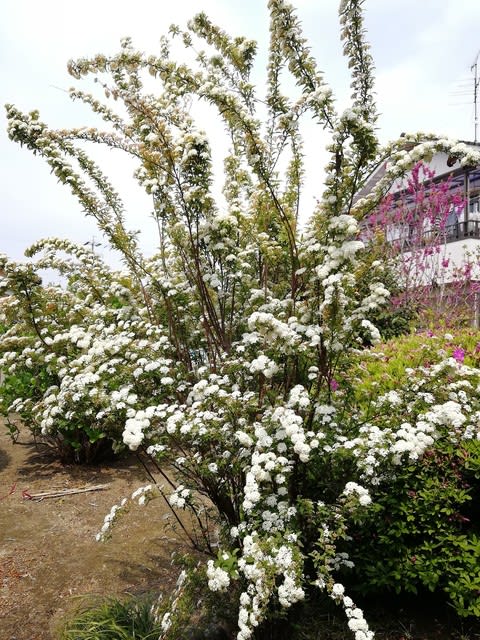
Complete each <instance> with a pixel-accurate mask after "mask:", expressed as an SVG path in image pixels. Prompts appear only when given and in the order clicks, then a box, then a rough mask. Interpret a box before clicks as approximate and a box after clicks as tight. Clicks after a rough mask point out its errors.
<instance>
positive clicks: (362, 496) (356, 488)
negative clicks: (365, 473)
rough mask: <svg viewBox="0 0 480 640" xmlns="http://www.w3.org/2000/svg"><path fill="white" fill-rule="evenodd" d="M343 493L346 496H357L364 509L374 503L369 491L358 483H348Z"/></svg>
mask: <svg viewBox="0 0 480 640" xmlns="http://www.w3.org/2000/svg"><path fill="white" fill-rule="evenodd" d="M342 493H343V495H344V496H350V495H352V494H354V495H355V496H357V498H358V502H359V504H361V505H362V507H365V506H367V505H369V504H370V503H371V502H372V499H371V497H370V494H369V492H368V489H366V488H365V487H362V486H361V485H359V484H357V483H356V482H347V484H346V485H345V488H344V490H343V492H342Z"/></svg>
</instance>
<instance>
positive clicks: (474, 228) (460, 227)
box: [423, 220, 480, 242]
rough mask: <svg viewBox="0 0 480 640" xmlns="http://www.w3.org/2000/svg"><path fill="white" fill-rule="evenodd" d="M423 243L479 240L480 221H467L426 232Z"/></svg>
mask: <svg viewBox="0 0 480 640" xmlns="http://www.w3.org/2000/svg"><path fill="white" fill-rule="evenodd" d="M423 238H424V240H425V241H427V242H428V241H429V240H437V241H438V240H440V241H441V242H455V241H456V240H466V239H467V238H477V239H480V220H467V221H463V222H456V223H455V224H450V225H447V226H446V227H445V228H444V229H441V230H439V229H435V230H431V231H426V232H425V233H424V234H423Z"/></svg>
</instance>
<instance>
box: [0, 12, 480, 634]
mask: <svg viewBox="0 0 480 640" xmlns="http://www.w3.org/2000/svg"><path fill="white" fill-rule="evenodd" d="M361 4H362V2H361V1H360V0H343V1H342V2H341V4H340V20H341V34H342V40H343V45H344V52H345V56H346V58H347V62H348V66H349V68H350V69H351V73H352V102H351V107H350V108H349V109H347V110H346V111H345V112H343V113H337V111H336V108H335V104H334V99H333V96H332V92H331V90H330V88H329V87H328V85H327V83H326V82H325V80H324V78H323V74H322V73H321V72H320V71H319V70H318V69H317V66H316V63H315V61H314V60H313V58H312V56H311V54H310V50H309V48H308V46H307V43H306V41H305V39H304V38H303V35H302V32H301V28H300V24H299V21H298V19H297V18H296V16H295V12H294V10H293V8H292V7H291V6H290V5H289V4H287V3H286V2H284V0H270V1H269V2H268V6H269V10H270V20H271V40H270V49H269V52H270V53H269V64H268V79H267V85H266V91H265V94H264V95H258V94H257V90H256V88H255V87H254V86H253V85H252V83H251V79H250V73H251V69H252V65H253V62H254V58H255V52H256V43H255V42H253V41H250V40H247V39H245V38H240V37H234V38H233V37H230V36H229V35H228V34H227V33H225V32H224V31H223V30H221V29H220V28H219V27H217V26H216V25H214V24H212V23H211V21H210V20H209V19H208V18H207V17H206V16H205V15H204V14H199V15H198V16H196V17H195V18H194V19H193V20H192V21H191V22H190V23H189V25H188V28H187V30H186V31H183V30H181V29H180V28H179V27H177V26H172V27H171V29H170V35H169V36H168V37H164V38H162V40H161V47H160V53H159V55H156V56H146V55H145V54H143V53H141V52H139V51H137V50H136V49H134V48H133V45H132V43H131V41H130V40H128V39H126V40H124V41H123V42H122V47H121V51H120V53H119V54H117V55H114V56H112V57H106V56H103V55H98V56H95V57H94V58H91V59H80V60H77V61H73V62H71V63H70V64H69V70H70V73H71V74H72V75H73V76H74V77H75V78H77V79H82V78H85V77H89V76H94V79H95V80H96V81H97V84H96V89H100V94H101V95H98V92H97V94H92V93H88V92H86V91H83V90H79V89H72V90H71V96H72V98H73V99H75V100H80V101H82V102H84V103H86V104H87V105H89V106H90V107H91V108H92V110H93V111H94V112H95V113H96V114H98V116H100V117H101V118H102V119H103V120H104V123H105V129H99V128H77V129H68V130H55V129H51V128H50V127H48V126H47V124H45V123H44V122H42V121H41V119H40V116H39V114H38V113H37V112H35V111H33V112H31V113H29V114H24V113H22V112H20V111H19V110H18V109H17V108H16V107H14V106H12V105H7V117H8V131H9V135H10V137H11V138H12V140H15V141H16V142H18V143H20V144H22V145H25V146H26V147H27V148H28V149H30V150H31V151H33V152H34V153H36V154H37V155H39V156H41V157H43V158H44V159H45V160H46V162H47V163H48V164H49V165H50V167H51V168H52V171H53V173H54V174H55V175H56V176H57V178H58V179H59V180H60V181H61V182H63V183H64V184H65V185H67V186H68V187H69V188H70V189H71V191H72V193H73V194H74V195H75V196H76V197H77V198H78V199H79V201H80V203H81V205H82V206H83V207H84V209H85V211H86V213H87V215H90V216H93V217H94V218H95V219H96V221H97V223H98V226H99V228H100V229H101V230H102V232H103V233H104V234H105V236H106V238H107V239H108V240H109V242H110V244H111V245H112V247H114V248H115V249H116V250H118V251H119V252H120V253H121V255H122V256H123V259H124V262H125V265H126V273H125V274H118V273H112V272H111V271H110V270H109V269H108V268H107V267H106V266H105V265H103V264H102V263H101V262H100V261H99V260H98V258H96V257H95V256H93V255H92V254H91V252H87V251H85V250H79V249H78V248H75V247H72V246H71V245H70V244H69V243H65V242H63V241H57V240H48V241H45V242H43V243H39V244H38V245H37V246H35V247H33V248H32V249H31V250H30V254H31V255H34V254H35V255H38V256H40V257H39V258H38V261H37V263H36V265H37V266H34V265H32V264H28V265H16V264H13V263H12V262H10V261H8V260H7V259H3V262H2V268H3V270H4V273H5V276H4V279H3V283H4V287H5V293H7V292H8V295H9V297H8V298H7V302H6V304H5V306H4V307H2V309H3V311H2V313H3V315H4V323H5V326H6V332H5V333H4V334H3V335H2V338H1V341H0V349H1V352H2V354H3V355H2V359H1V364H0V366H1V367H2V368H3V369H5V370H6V371H7V377H6V384H5V385H4V390H3V397H4V398H8V402H5V400H4V404H5V405H8V406H6V409H4V410H7V411H17V412H19V413H20V415H21V416H22V417H23V419H24V420H26V421H27V422H28V424H29V425H31V426H32V428H34V429H35V430H36V431H37V432H39V433H40V434H41V435H42V436H43V437H44V438H53V439H55V440H56V441H57V442H59V441H60V442H62V441H63V440H66V442H67V443H68V444H69V445H71V446H73V447H74V448H75V447H76V450H79V448H80V446H81V445H83V443H84V440H85V438H86V440H87V441H88V443H89V444H91V445H94V444H95V443H96V442H97V441H100V442H103V441H105V440H107V439H108V440H109V441H110V442H111V443H112V446H114V447H115V448H118V447H122V446H123V447H128V448H129V449H131V450H137V449H139V448H145V449H146V450H147V451H148V453H149V454H150V455H151V456H152V457H154V458H155V459H156V461H157V464H158V465H159V467H160V468H162V469H167V468H168V469H169V472H170V474H169V475H168V476H167V475H166V482H167V485H168V483H170V484H169V485H168V486H170V489H166V488H165V486H164V487H158V490H159V491H161V492H162V493H163V495H164V497H166V498H167V499H168V501H169V504H170V505H171V507H172V509H174V510H178V509H184V510H187V511H189V512H190V513H191V514H192V516H193V518H194V522H195V523H196V527H197V532H199V535H197V534H195V536H194V538H193V539H192V541H193V542H194V544H195V545H196V546H197V547H201V548H202V549H203V550H204V551H206V552H207V553H208V554H210V555H211V556H212V559H211V560H210V561H208V563H207V566H206V570H205V580H206V583H207V584H208V587H209V588H210V589H211V590H213V592H214V593H223V592H225V590H227V591H228V592H229V593H230V594H231V597H232V603H233V598H234V597H235V598H236V602H237V604H236V606H237V608H238V630H237V638H238V640H246V639H248V638H250V637H253V636H256V637H261V635H262V632H263V631H262V629H265V627H264V626H263V625H264V622H265V620H267V621H271V620H272V617H273V614H274V612H278V611H282V612H284V615H287V614H286V613H285V612H288V611H291V610H292V609H293V610H294V609H295V605H297V606H298V603H301V602H302V601H303V600H305V599H306V598H309V597H310V594H311V593H312V590H315V589H321V590H326V591H327V593H328V594H329V595H330V596H331V598H332V599H333V600H334V601H336V602H338V603H339V604H341V605H342V606H343V607H344V609H345V612H346V614H347V618H348V624H349V627H350V629H351V630H352V632H353V633H354V635H355V638H356V640H369V638H371V637H372V636H373V634H372V632H371V631H370V630H369V629H368V625H367V623H366V621H365V619H364V616H363V613H362V611H361V610H360V609H359V608H358V607H356V606H355V604H354V603H353V601H352V600H351V598H350V596H348V595H346V594H345V588H344V586H343V585H342V584H340V583H339V582H338V581H337V579H336V572H337V571H339V570H340V569H341V568H342V567H344V566H350V565H351V560H350V559H349V557H348V553H347V552H345V551H343V550H342V549H341V545H342V543H343V542H344V541H346V540H348V535H349V534H348V526H349V523H350V522H351V521H354V522H356V523H358V522H361V521H362V519H363V518H364V517H365V516H364V514H365V512H366V510H367V509H368V508H369V506H370V502H371V497H370V488H371V487H373V488H375V487H377V486H378V483H379V481H380V477H381V476H379V474H381V473H388V471H387V470H388V469H393V470H394V469H395V468H396V467H397V466H398V465H399V463H400V462H401V461H402V460H405V459H406V458H409V459H411V460H414V459H420V458H421V457H422V455H424V454H425V451H426V450H427V448H428V446H429V445H430V444H431V439H432V438H434V437H435V434H436V430H435V429H436V427H435V425H437V423H441V424H443V425H444V426H445V427H451V428H452V429H460V426H459V424H458V422H459V419H460V418H459V417H458V416H459V415H460V414H459V413H458V411H457V406H456V405H455V406H453V405H452V404H448V402H447V401H443V400H442V401H439V402H437V401H436V400H435V401H434V402H433V403H432V405H433V406H432V407H430V408H429V409H428V411H429V412H430V413H428V411H427V410H426V409H425V415H424V414H423V413H421V411H420V408H418V411H417V409H415V411H416V412H417V413H418V416H417V413H416V414H415V415H416V417H418V420H417V419H416V421H415V422H410V423H409V424H408V426H407V424H405V425H403V424H402V425H399V424H397V422H396V420H393V419H392V424H391V425H390V426H388V428H385V433H383V431H382V430H383V429H384V427H387V425H386V424H385V422H383V423H382V424H381V425H377V424H375V422H374V420H373V419H372V420H370V422H371V424H370V423H369V424H368V425H365V429H361V428H359V424H360V423H358V424H357V416H358V415H360V414H359V413H358V411H357V409H356V404H355V402H354V401H352V400H351V397H350V396H348V395H347V396H346V395H345V394H344V393H343V391H342V389H343V385H344V384H346V381H348V378H347V374H348V371H349V369H350V363H351V358H352V354H354V353H357V350H358V348H360V347H361V345H362V344H365V343H366V342H368V343H369V344H371V343H375V342H377V341H378V340H379V338H380V335H379V332H378V330H377V328H376V327H375V324H374V322H372V320H373V319H374V318H375V314H376V313H377V312H378V310H379V309H381V308H382V306H383V305H385V304H386V303H387V301H388V299H389V292H388V290H387V288H386V287H385V285H384V283H383V281H382V272H383V270H382V265H381V263H380V262H379V261H372V260H371V259H370V257H369V252H368V248H367V247H365V245H364V243H363V242H362V240H361V239H360V236H361V234H360V225H359V223H360V221H361V220H362V218H363V217H365V216H366V215H368V213H369V212H370V211H372V210H373V209H374V208H375V207H376V206H377V205H378V203H379V200H380V199H381V198H382V196H383V194H384V192H385V190H386V189H387V188H388V187H389V186H390V185H391V184H392V182H393V181H394V180H395V179H396V178H398V177H399V176H400V175H403V174H404V173H405V172H406V171H408V170H409V168H410V167H411V166H412V165H413V164H414V163H415V162H416V161H417V160H418V159H419V158H421V157H423V156H425V155H428V154H432V153H434V152H435V151H436V150H439V149H442V150H448V152H449V153H450V154H453V155H456V156H458V157H460V158H462V161H463V162H465V163H471V162H472V161H476V162H477V161H478V160H479V157H478V154H476V152H473V151H471V150H468V149H467V148H466V147H465V146H462V145H456V144H455V143H454V142H451V141H449V140H444V139H440V140H439V139H437V138H435V137H434V136H428V135H423V134H422V135H416V136H407V137H404V138H402V139H401V140H399V141H396V142H395V143H392V144H391V145H389V146H387V147H386V148H384V149H381V148H380V146H379V144H378V141H377V138H376V135H375V122H376V117H377V116H376V110H375V104H374V101H373V63H372V59H371V56H370V53H369V51H368V45H367V44H366V42H365V38H364V35H365V34H364V28H363V21H362V12H361ZM178 40H180V41H181V42H182V43H183V44H184V46H185V47H186V48H187V50H188V51H189V52H190V58H195V61H194V62H192V63H191V64H189V63H184V62H182V63H180V62H177V61H176V60H175V59H174V57H173V55H172V53H171V52H172V43H175V42H176V41H178ZM287 72H289V73H290V74H291V75H293V78H294V80H295V81H296V84H297V86H298V95H296V96H293V97H290V96H287V95H286V94H285V92H284V83H283V81H282V77H283V74H285V73H287ZM148 75H150V76H152V78H153V80H152V79H149V78H148V77H147V76H148ZM147 87H148V88H150V87H155V89H154V90H153V89H152V92H151V93H149V92H148V90H147ZM153 91H154V92H153ZM198 102H203V103H207V104H208V105H209V108H210V109H211V110H212V113H213V112H217V113H218V116H219V117H220V119H221V121H222V122H223V124H224V126H225V128H226V130H227V132H228V136H229V140H230V145H231V147H230V151H229V153H228V155H227V157H226V158H225V162H224V166H225V183H224V188H223V194H222V196H221V197H219V196H218V194H217V193H216V190H215V188H214V182H215V181H214V171H213V166H212V153H211V144H210V141H209V140H208V137H207V135H206V134H205V132H203V131H201V130H200V129H199V128H198V127H197V125H196V123H195V121H194V119H193V117H192V112H193V109H192V104H197V103H198ZM117 106H118V108H117ZM303 117H309V118H311V119H313V120H314V121H316V122H318V124H319V126H320V127H323V128H324V129H326V131H327V136H328V149H329V152H330V154H331V160H330V161H329V164H328V166H327V168H326V183H325V190H324V192H323V194H321V198H320V200H319V203H318V207H317V209H316V211H315V213H314V215H313V216H312V218H311V220H309V222H308V224H307V226H306V228H305V229H304V230H302V229H301V228H300V226H299V217H300V214H301V212H302V200H301V195H302V183H303V174H304V168H303V155H302V137H301V127H300V123H301V122H302V118H303ZM86 143H94V144H102V145H106V146H108V147H110V148H114V149H117V150H122V151H123V152H124V153H125V154H127V155H128V156H129V157H132V158H133V159H134V160H135V161H136V162H137V165H138V166H137V170H136V172H135V178H136V179H137V181H138V183H139V184H140V185H141V187H142V188H143V189H145V190H146V192H147V194H149V195H150V196H151V203H152V211H151V213H152V215H153V217H154V219H155V221H156V223H157V225H158V229H159V238H158V253H157V254H156V255H155V256H153V257H152V258H150V259H146V258H145V257H144V256H142V253H141V251H140V249H139V244H138V238H137V236H136V234H135V233H131V232H129V231H128V230H127V228H126V223H125V212H124V205H123V203H122V201H121V199H120V197H119V195H118V194H117V192H116V191H115V189H114V188H113V186H112V185H111V183H110V181H109V179H108V178H107V177H106V175H105V174H104V173H103V172H102V171H101V169H100V168H99V167H98V166H97V164H96V163H95V162H94V161H93V160H91V159H90V157H89V156H88V155H87V153H86V151H85V148H86ZM407 148H412V150H411V151H406V149H407ZM386 159H389V166H388V169H387V170H386V172H385V176H384V177H383V178H382V179H381V180H380V181H379V182H378V184H377V186H376V187H375V189H374V190H373V191H372V192H371V193H370V194H368V195H367V196H366V197H365V198H359V191H360V189H361V187H362V185H363V183H364V180H365V178H366V177H367V176H368V175H369V173H370V172H371V170H372V169H373V168H374V167H375V166H377V164H378V163H379V162H383V161H385V160H386ZM62 252H67V259H65V258H63V259H62V257H61V256H62ZM70 255H71V256H72V258H69V257H68V256H70ZM73 258H75V260H74V259H73ZM367 264H368V265H369V266H368V268H366V265H367ZM44 266H49V267H56V268H58V269H59V270H60V272H61V273H64V274H66V275H67V276H68V278H69V286H68V287H67V288H66V289H60V288H54V289H52V288H44V287H42V286H41V284H40V283H39V281H38V277H37V275H36V268H37V267H38V268H40V267H44ZM49 304H53V305H54V307H53V308H52V309H51V313H52V315H51V316H49V315H48V314H47V310H48V309H50V307H49ZM32 367H33V369H32ZM38 372H42V375H41V376H39V375H38ZM17 375H19V377H20V378H22V376H25V377H26V380H27V382H25V383H24V384H23V386H22V385H20V390H21V393H20V394H19V395H18V396H17V397H15V398H13V397H12V394H13V392H14V391H15V388H16V387H15V385H16V384H17V382H16V380H15V377H16V376H17ZM465 375H467V374H465ZM475 375H476V374H475ZM12 376H13V378H12ZM12 379H13V382H11V381H12ZM22 379H23V378H22ZM407 397H410V396H399V398H400V400H399V402H403V405H402V406H403V408H404V409H405V411H408V410H409V405H408V402H407V400H405V399H403V398H407ZM392 398H394V396H391V397H389V398H387V399H377V400H376V402H377V403H379V406H380V405H381V403H382V402H383V403H388V402H390V404H392V402H393V404H394V405H395V402H396V400H395V399H393V400H392ZM349 402H351V405H350V406H349V404H348V403H349ZM452 402H454V403H455V402H456V401H452ZM382 406H383V405H382ZM415 407H417V405H415ZM422 411H423V409H422ZM427 413H428V416H427ZM430 414H431V415H430ZM462 415H463V414H462ZM405 422H406V421H405ZM469 424H470V422H469ZM422 425H423V426H422ZM367 427H368V428H367ZM465 427H466V425H465ZM472 428H473V424H472ZM72 431H73V432H74V434H73V436H74V437H72ZM83 448H85V447H83ZM86 448H87V449H88V447H86ZM327 468H330V469H331V473H330V477H331V482H330V481H327V480H329V475H328V472H327V473H326V472H325V470H326V469H327ZM393 472H394V471H392V473H393ZM117 511H118V509H115V511H114V512H113V513H111V514H110V515H109V516H108V517H107V520H106V521H105V523H104V526H103V527H102V531H101V532H100V537H102V534H104V533H106V531H107V530H108V528H109V526H110V523H111V522H112V521H113V520H114V518H115V516H116V514H117ZM218 546H219V547H220V553H217V547H218ZM214 557H215V558H216V559H215V560H214V559H213V558H214ZM232 606H234V605H233V604H232ZM175 615H176V614H175V611H172V612H170V613H168V614H165V615H164V618H165V624H164V625H163V626H164V634H163V636H162V637H163V638H165V639H167V638H173V637H174V635H172V634H174V631H173V630H174V629H175V628H176V627H175V624H174V618H175ZM165 616H166V617H165ZM283 626H285V625H284V623H283ZM285 628H286V629H287V630H288V629H289V627H288V625H286V627H285ZM279 633H280V631H279ZM175 637H176V636H175ZM278 637H280V635H278ZM288 637H290V636H288Z"/></svg>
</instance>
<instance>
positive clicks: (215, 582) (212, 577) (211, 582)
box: [207, 560, 230, 591]
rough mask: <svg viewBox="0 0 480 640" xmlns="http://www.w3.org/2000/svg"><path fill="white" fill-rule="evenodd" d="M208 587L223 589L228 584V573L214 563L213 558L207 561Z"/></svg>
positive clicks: (213, 589) (212, 589) (214, 589)
mask: <svg viewBox="0 0 480 640" xmlns="http://www.w3.org/2000/svg"><path fill="white" fill-rule="evenodd" d="M207 577H208V588H209V589H210V591H225V590H226V589H227V587H228V586H229V585H230V576H229V575H228V573H227V572H226V571H225V570H224V569H222V568H221V567H218V566H216V565H215V562H214V561H213V560H209V561H208V562H207Z"/></svg>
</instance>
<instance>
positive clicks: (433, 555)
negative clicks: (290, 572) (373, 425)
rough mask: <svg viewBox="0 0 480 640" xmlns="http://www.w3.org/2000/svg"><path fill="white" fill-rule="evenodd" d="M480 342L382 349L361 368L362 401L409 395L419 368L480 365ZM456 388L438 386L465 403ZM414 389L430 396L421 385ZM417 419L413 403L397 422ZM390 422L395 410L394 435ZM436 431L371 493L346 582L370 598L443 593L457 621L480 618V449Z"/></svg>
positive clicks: (418, 338) (425, 342) (447, 340)
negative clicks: (404, 391)
mask: <svg viewBox="0 0 480 640" xmlns="http://www.w3.org/2000/svg"><path fill="white" fill-rule="evenodd" d="M478 337H479V334H478V333H477V332H474V331H472V330H464V331H462V332H459V333H458V334H456V335H455V336H454V337H453V336H452V335H449V334H447V335H444V336H434V335H431V334H430V335H427V334H421V335H411V336H405V337H403V338H400V339H396V340H392V341H390V342H388V343H387V344H384V345H379V346H378V347H376V348H375V349H373V350H372V354H371V355H372V356H373V358H372V359H363V361H362V362H361V363H359V364H358V367H359V368H360V370H361V372H362V373H361V379H360V378H359V377H356V378H355V380H356V381H357V382H359V383H360V384H359V385H358V387H357V389H356V392H355V393H356V397H357V401H358V402H359V404H360V406H363V407H364V409H365V408H366V407H369V406H370V405H369V402H370V400H369V399H368V398H369V397H370V396H371V393H372V390H374V391H375V394H381V393H385V392H388V391H391V390H392V389H398V388H399V387H402V386H403V387H405V386H406V384H407V377H409V378H413V379H414V380H415V379H418V373H417V371H418V368H419V367H426V369H427V370H428V368H432V367H434V366H435V365H436V364H438V363H439V362H441V361H442V359H444V358H445V356H450V357H451V356H452V354H454V353H456V354H457V357H460V358H461V359H463V360H464V361H465V362H469V363H470V364H473V363H477V362H478V358H479V353H478V346H477V344H478V343H477V340H478ZM459 350H461V351H459ZM462 351H463V352H464V353H462ZM414 369H415V372H414ZM452 381H453V378H452V377H449V375H448V374H447V375H446V376H445V377H441V378H440V379H438V380H437V381H436V385H439V388H440V387H443V389H444V392H445V399H446V400H447V399H449V398H450V399H454V400H455V401H459V397H458V395H456V394H455V392H452V391H450V392H449V391H448V385H449V383H451V382H452ZM414 388H415V385H414ZM434 388H435V387H434ZM452 388H454V384H453V385H452ZM416 389H417V391H416V392H417V393H420V392H425V391H426V388H425V387H424V388H422V386H420V385H418V386H417V387H416ZM460 393H461V392H460ZM439 397H440V393H439V389H437V399H439ZM375 410H376V411H378V408H376V409H373V411H375ZM367 411H370V413H371V412H372V409H368V410H367ZM414 412H415V409H414V405H413V403H410V404H409V413H408V412H406V411H404V412H403V413H401V412H400V413H399V415H398V418H395V419H398V420H399V421H401V420H404V421H409V422H413V421H414V420H415V413H414ZM392 415H395V408H393V407H391V408H390V415H384V416H383V417H380V418H379V419H378V422H377V424H379V425H382V424H383V425H385V427H387V426H388V427H390V426H391V424H392ZM475 415H477V414H475ZM437 430H438V433H437V436H436V438H435V442H434V443H433V444H432V445H431V446H430V447H429V448H428V449H427V450H426V451H425V452H424V454H423V456H422V457H421V459H420V460H418V461H406V462H404V463H403V464H401V465H398V466H397V467H396V468H394V469H392V470H390V471H386V472H385V473H384V475H383V477H382V476H380V477H381V480H380V482H379V484H378V485H377V486H376V487H372V489H371V496H372V501H373V502H372V506H371V508H370V509H369V510H368V511H367V512H366V514H364V517H363V519H362V521H361V523H360V524H361V526H358V523H357V525H353V527H352V528H351V529H350V533H351V535H352V543H351V544H347V545H345V548H346V550H347V551H348V554H349V557H350V559H351V560H352V561H353V562H354V563H355V569H354V571H353V574H352V575H350V576H349V577H348V578H347V580H348V581H349V582H350V583H351V584H352V586H354V587H355V589H357V590H358V591H360V592H361V593H364V594H365V593H367V594H373V595H379V594H382V592H384V591H385V590H387V591H390V592H391V593H397V594H400V593H418V592H419V591H421V590H422V589H426V590H429V591H436V592H438V593H440V592H442V591H443V592H444V593H445V594H446V596H447V597H448V600H449V601H450V603H451V605H452V606H453V607H454V608H455V610H456V612H457V613H458V614H459V615H461V616H479V615H480V589H479V586H480V579H479V574H478V566H479V563H480V537H479V535H480V510H479V507H478V504H479V498H480V441H479V440H478V439H467V440H463V441H462V442H461V443H459V442H458V441H457V440H456V439H455V437H454V436H453V432H452V431H451V430H450V428H449V427H447V426H446V425H445V426H442V425H438V426H437Z"/></svg>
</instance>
